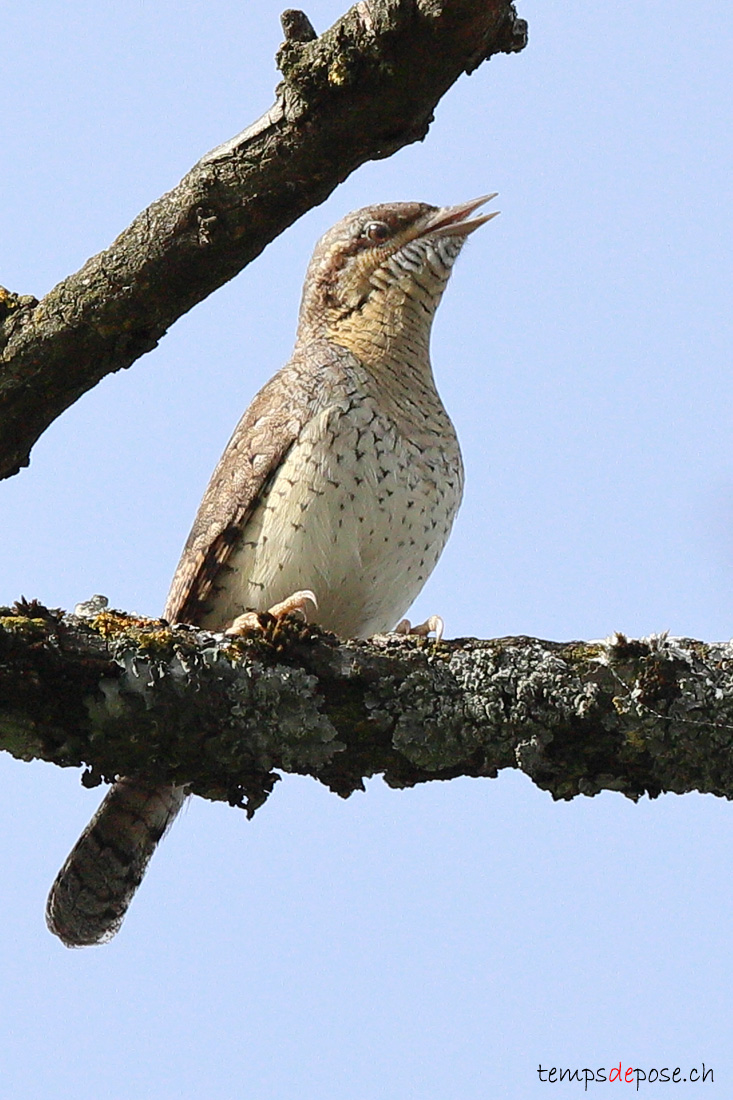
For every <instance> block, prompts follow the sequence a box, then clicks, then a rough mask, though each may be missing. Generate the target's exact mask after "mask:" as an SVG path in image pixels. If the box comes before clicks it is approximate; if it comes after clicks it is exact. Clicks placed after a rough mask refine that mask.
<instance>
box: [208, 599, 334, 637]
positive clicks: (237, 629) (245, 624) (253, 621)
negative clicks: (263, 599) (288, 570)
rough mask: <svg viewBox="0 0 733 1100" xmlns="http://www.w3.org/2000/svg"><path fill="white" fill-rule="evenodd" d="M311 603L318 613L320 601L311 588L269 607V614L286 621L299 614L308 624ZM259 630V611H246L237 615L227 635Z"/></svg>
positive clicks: (260, 625) (260, 623)
mask: <svg viewBox="0 0 733 1100" xmlns="http://www.w3.org/2000/svg"><path fill="white" fill-rule="evenodd" d="M309 603H312V604H313V606H314V607H315V609H316V611H317V610H318V600H317V599H316V597H315V594H314V593H313V592H311V590H310V589H309V588H305V589H303V591H302V592H293V594H292V596H288V598H287V599H286V600H281V601H280V603H276V604H273V605H272V607H268V609H267V614H268V615H272V616H273V618H275V619H284V618H285V616H286V615H296V614H297V615H299V616H300V617H301V618H302V619H304V620H305V621H306V622H307V620H308V615H307V613H306V607H307V605H308V604H309ZM258 630H262V622H261V620H260V613H259V611H245V613H244V614H243V615H237V617H236V619H235V620H234V622H233V623H232V625H231V626H230V627H228V629H227V630H226V631H225V634H229V635H242V634H252V633H253V632H256V631H258Z"/></svg>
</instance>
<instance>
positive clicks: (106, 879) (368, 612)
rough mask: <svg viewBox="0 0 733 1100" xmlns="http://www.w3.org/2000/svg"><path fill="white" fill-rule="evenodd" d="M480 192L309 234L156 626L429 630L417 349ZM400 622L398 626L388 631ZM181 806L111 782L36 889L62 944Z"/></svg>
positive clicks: (432, 453)
mask: <svg viewBox="0 0 733 1100" xmlns="http://www.w3.org/2000/svg"><path fill="white" fill-rule="evenodd" d="M493 198H495V194H491V195H484V196H482V197H480V198H477V199H473V200H471V201H470V202H464V203H460V204H458V205H453V206H443V207H439V206H433V205H430V204H429V203H423V202H392V203H380V204H376V205H372V206H367V207H364V208H363V209H360V210H356V211H354V212H352V213H350V214H348V215H346V217H344V218H342V219H341V220H340V221H339V222H337V224H336V225H334V226H333V227H332V228H331V229H330V230H328V232H327V233H325V235H324V236H323V237H322V238H321V239H320V241H319V242H318V244H317V245H316V248H315V250H314V253H313V256H312V258H311V261H310V264H309V265H308V269H307V272H306V276H305V281H304V285H303V293H302V299H301V305H300V313H299V321H298V329H297V335H296V340H295V347H294V350H293V354H292V356H291V358H290V360H289V361H288V362H287V363H286V364H285V366H284V367H283V368H282V369H281V370H280V371H279V372H278V373H277V374H275V375H274V377H273V378H272V379H271V380H270V381H269V382H268V383H267V384H266V385H265V386H264V387H263V388H262V389H261V390H260V392H259V393H258V394H257V395H256V397H255V398H254V400H253V401H252V403H251V404H250V406H249V408H248V409H247V410H246V412H245V413H244V415H243V416H242V418H241V420H240V422H239V424H238V425H237V427H236V429H235V431H234V434H233V436H232V438H231V440H230V441H229V444H228V446H227V447H226V449H225V451H224V453H223V455H222V458H221V460H220V461H219V464H218V466H217V467H216V469H215V470H214V473H213V475H212V477H211V480H210V482H209V485H208V488H207V489H206V492H205V494H204V497H203V499H202V502H201V505H200V507H199V510H198V513H197V515H196V518H195V520H194V524H193V527H192V529H191V533H190V535H189V537H188V540H187V542H186V544H185V546H184V549H183V552H182V555H181V559H180V562H179V564H178V568H177V570H176V572H175V574H174V577H173V581H172V584H171V588H170V592H169V595H168V599H167V602H166V605H165V610H164V613H163V615H164V618H165V619H166V620H168V621H169V622H170V623H186V624H190V625H193V626H196V627H200V628H203V629H206V630H209V631H214V632H217V631H226V632H229V633H233V634H236V633H243V632H247V631H248V630H251V629H256V626H257V612H262V611H265V610H269V611H270V612H271V613H272V614H275V615H278V616H280V615H285V614H287V613H289V612H295V613H296V614H299V615H300V616H301V617H303V618H306V619H311V620H314V621H316V622H317V623H318V625H319V626H321V627H323V628H324V629H326V630H329V631H333V632H335V633H336V634H339V635H341V636H343V637H346V638H368V637H370V636H372V635H374V634H378V633H385V632H389V631H391V630H393V629H394V628H395V625H396V624H397V625H398V629H399V631H400V632H405V631H410V630H412V629H414V630H415V631H416V632H418V633H423V634H424V633H426V632H427V631H429V630H430V629H437V630H438V631H441V630H442V622H441V620H439V619H438V618H437V617H433V618H431V619H429V620H428V621H427V623H425V624H421V625H420V626H418V627H415V628H411V627H410V624H409V621H408V620H404V619H402V616H403V615H404V613H405V611H406V610H407V609H408V608H409V606H410V604H411V603H412V602H413V600H414V599H415V597H416V596H417V595H418V593H419V592H420V590H421V589H422V587H423V585H424V584H425V581H426V580H427V578H428V576H429V575H430V573H431V572H432V570H433V568H434V566H435V564H436V562H437V560H438V558H439V556H440V554H441V552H442V550H443V547H444V546H445V543H446V540H447V538H448V535H449V532H450V530H451V526H452V524H453V520H454V518H455V515H456V512H457V511H458V507H459V504H460V502H461V496H462V492H463V477H464V474H463V463H462V459H461V452H460V447H459V444H458V439H457V437H456V432H455V429H454V427H453V424H452V423H451V420H450V418H449V416H448V413H447V412H446V410H445V408H444V406H443V403H442V401H441V399H440V397H439V395H438V391H437V389H436V385H435V381H434V377H433V371H432V366H431V362H430V354H429V342H430V332H431V327H432V322H433V317H434V316H435V311H436V309H437V307H438V304H439V302H440V300H441V297H442V295H443V291H444V290H445V288H446V285H447V283H448V280H449V278H450V275H451V271H452V268H453V264H454V262H455V260H456V258H457V256H458V254H459V253H460V251H461V249H462V248H463V245H464V244H465V242H466V240H467V238H468V236H469V235H470V234H471V233H473V232H474V230H476V229H477V228H479V226H481V225H483V224H485V223H486V222H487V221H489V220H490V219H491V218H493V217H495V216H496V214H497V213H498V211H491V212H483V213H477V211H479V210H480V208H481V207H482V206H484V205H485V204H486V203H487V202H488V201H489V200H490V199H493ZM398 621H399V622H398ZM186 795H187V791H186V788H185V787H184V786H161V785H160V784H154V783H152V782H150V781H148V782H146V781H145V780H144V778H136V777H122V778H120V779H118V780H117V781H116V782H115V783H114V784H113V786H112V787H111V788H110V791H109V792H108V794H107V796H106V797H105V799H104V800H103V802H102V804H101V806H100V808H99V810H98V811H97V813H96V814H95V816H94V817H93V818H92V820H91V821H90V823H89V825H88V826H87V828H86V829H85V830H84V832H83V833H82V835H81V837H80V838H79V840H78V841H77V843H76V845H75V846H74V848H73V849H72V851H71V853H70V855H69V856H68V858H67V860H66V862H65V863H64V865H63V867H62V869H61V871H60V872H59V874H58V876H57V878H56V880H55V882H54V884H53V886H52V888H51V892H50V894H49V899H48V904H47V907H46V919H47V924H48V927H49V928H50V930H51V931H52V932H53V933H55V934H56V935H57V936H58V937H59V938H60V939H61V940H62V942H63V943H64V944H66V945H67V946H69V947H80V946H87V945H93V944H97V943H103V942H105V941H107V940H109V939H111V938H112V936H114V935H115V933H116V932H117V930H118V929H119V927H120V925H121V923H122V920H123V919H124V916H125V914H126V912H127V908H128V906H129V904H130V901H131V900H132V897H133V895H134V894H135V891H136V889H137V887H138V885H139V884H140V881H141V880H142V877H143V874H144V873H145V870H146V867H147V865H148V862H149V860H150V857H151V856H152V854H153V852H154V851H155V848H156V846H157V844H158V842H159V841H160V839H161V837H162V836H163V834H164V833H165V832H166V830H167V829H168V827H169V826H170V824H171V823H172V821H173V820H174V818H175V816H176V814H177V813H178V811H179V810H180V808H181V806H182V804H183V802H184V801H185V798H186Z"/></svg>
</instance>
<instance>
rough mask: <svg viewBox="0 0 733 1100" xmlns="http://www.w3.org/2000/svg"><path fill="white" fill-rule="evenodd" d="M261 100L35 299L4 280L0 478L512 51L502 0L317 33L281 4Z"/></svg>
mask: <svg viewBox="0 0 733 1100" xmlns="http://www.w3.org/2000/svg"><path fill="white" fill-rule="evenodd" d="M284 27H285V32H286V36H287V37H286V41H285V42H284V43H283V45H282V47H281V48H280V51H279V53H278V65H279V67H280V70H281V72H282V74H283V78H284V79H283V81H282V82H281V83H280V84H279V85H278V88H277V98H276V101H275V104H274V105H273V107H272V108H271V109H270V110H269V111H268V112H267V113H266V114H264V115H263V116H262V118H260V119H259V120H258V121H257V122H256V123H254V125H252V126H250V127H249V128H248V129H246V130H245V131H244V132H243V133H241V134H239V135H238V136H237V137H235V138H233V139H232V140H231V141H228V142H226V143H225V144H224V145H222V146H220V147H219V148H217V149H214V150H213V152H211V153H209V154H207V155H206V156H204V157H203V158H202V159H201V160H200V161H199V162H198V164H196V166H195V167H194V168H193V169H192V170H191V171H190V172H189V173H188V175H187V176H185V178H184V179H183V180H182V181H181V182H180V183H179V184H178V186H177V187H175V188H174V189H173V190H172V191H170V192H169V193H168V194H166V195H164V196H163V197H162V198H161V199H159V200H158V201H157V202H154V203H153V204H152V206H150V207H148V209H147V210H145V211H143V213H142V214H140V215H139V216H138V217H137V218H136V219H135V220H134V221H133V223H132V224H131V225H130V226H129V227H128V228H127V229H126V230H124V232H123V233H121V234H120V236H119V237H118V238H117V239H116V240H115V241H114V242H113V244H112V245H111V246H110V247H109V248H108V249H107V250H106V251H105V252H101V253H99V255H97V256H94V257H92V258H91V259H90V260H88V261H87V263H86V264H85V265H84V266H83V268H82V269H81V270H80V271H78V272H77V273H76V274H75V275H71V276H69V278H67V279H65V280H64V281H63V282H62V283H59V285H58V286H56V287H54V289H53V290H52V291H50V293H49V294H47V295H46V297H45V298H43V300H42V301H41V302H36V300H35V298H32V297H30V296H24V297H18V296H16V295H14V294H10V293H9V292H7V291H5V290H3V289H2V288H0V322H4V323H2V325H1V326H0V477H8V476H10V475H12V474H14V473H17V471H18V470H19V469H20V468H21V467H22V466H27V465H28V462H29V455H30V451H31V448H32V446H33V444H34V443H35V441H36V440H37V439H38V437H39V436H40V435H41V434H42V432H43V431H44V430H45V429H46V428H47V427H48V425H49V424H50V423H52V421H53V420H54V419H55V418H56V417H57V416H59V415H60V413H62V412H63V411H64V409H66V408H68V406H69V405H71V404H72V403H73V402H74V401H76V399H77V398H78V397H79V396H80V395H81V394H83V393H85V392H86V391H87V390H89V389H91V388H92V387H93V386H95V385H96V384H97V382H98V381H99V380H100V379H101V378H103V377H104V376H105V375H107V374H109V373H111V372H112V371H117V370H120V369H121V368H123V367H129V366H130V364H131V363H133V362H134V361H135V360H136V359H137V358H139V356H141V355H143V354H144V353H145V352H147V351H150V350H151V349H152V348H154V347H155V346H156V345H157V343H158V341H159V340H160V339H161V337H162V336H163V335H164V334H165V332H166V330H167V329H168V328H169V327H170V326H171V325H172V324H173V323H174V322H175V321H176V320H177V319H178V318H179V317H180V316H181V315H182V314H184V313H186V312H187V311H188V310H189V309H191V308H192V306H194V305H196V303H197V302H200V301H201V300H202V299H203V298H205V297H207V295H209V294H211V293H212V291H214V290H216V289H217V287H220V286H221V285H222V284H223V283H225V282H227V281H228V280H229V279H231V278H233V276H234V275H236V274H237V273H238V272H239V271H241V270H242V268H243V267H245V266H246V264H248V263H249V262H250V261H251V260H252V259H254V258H255V257H256V256H257V255H259V253H260V252H261V251H262V250H263V248H265V246H266V245H267V244H268V243H269V242H270V241H272V240H273V239H274V238H275V237H276V236H277V235H278V234H279V233H281V232H282V231H283V230H284V229H285V228H286V227H287V226H288V225H291V224H292V222H294V221H295V220H296V219H297V218H298V217H300V215H301V214H303V213H305V211H306V210H309V209H310V208H311V207H313V206H315V205H317V204H318V203H320V202H323V201H324V199H326V198H327V197H328V195H329V194H330V193H331V191H333V189H334V188H335V187H336V186H337V184H339V183H340V182H341V181H342V180H344V179H346V177H347V176H348V175H349V174H350V173H351V172H353V171H354V169H355V168H357V167H359V165H361V164H363V163H364V162H365V161H367V160H372V159H375V158H379V157H386V156H389V155H390V154H391V153H393V152H395V151H396V150H397V149H399V148H401V147H402V146H404V145H406V144H408V143H410V142H413V141H418V140H420V139H422V138H423V137H424V136H425V134H426V133H427V130H428V127H429V125H430V122H431V120H432V112H433V110H434V108H435V105H436V104H437V102H438V100H439V99H440V98H441V96H442V95H443V94H444V92H446V91H447V89H448V88H449V87H450V86H451V84H453V83H454V81H455V80H456V79H457V78H458V76H460V74H461V73H462V72H471V71H472V70H473V69H475V68H476V67H477V66H478V65H479V64H480V63H481V62H482V61H483V60H485V59H486V58H489V57H490V56H491V55H492V54H495V53H498V52H505V53H509V52H513V51H517V50H521V49H522V48H523V46H524V45H525V43H526V32H527V28H526V24H525V23H524V21H523V20H521V19H518V18H517V16H516V11H515V9H514V5H513V4H512V3H510V2H508V0H360V2H359V3H358V4H356V5H355V6H354V7H352V8H351V9H350V10H349V11H348V12H347V13H346V14H345V15H344V16H343V17H342V18H341V19H339V20H338V22H337V23H335V24H334V26H333V27H331V29H330V30H328V31H326V32H325V33H324V34H323V35H321V36H320V37H319V38H315V39H314V38H313V37H312V34H313V32H312V28H310V24H309V23H308V20H307V19H306V18H305V16H303V14H302V13H298V12H289V13H286V17H285V18H284Z"/></svg>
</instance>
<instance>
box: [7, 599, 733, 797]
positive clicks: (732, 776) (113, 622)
mask: <svg viewBox="0 0 733 1100" xmlns="http://www.w3.org/2000/svg"><path fill="white" fill-rule="evenodd" d="M262 624H263V629H262V631H261V632H259V633H257V634H256V635H254V636H253V637H251V638H249V639H245V640H239V639H237V640H233V639H231V638H228V637H225V636H223V635H212V634H207V633H206V632H204V631H200V630H195V629H193V628H190V627H176V628H171V627H170V626H169V625H168V624H166V623H164V622H162V621H155V620H144V619H137V618H134V617H131V616H127V615H124V614H121V613H116V612H114V613H113V612H108V611H103V612H101V613H100V614H98V615H96V616H95V617H94V618H91V619H82V618H79V617H76V616H73V615H64V614H62V613H61V612H50V611H48V610H47V609H45V608H42V607H40V605H37V604H23V605H16V607H15V609H7V608H6V609H0V747H1V748H4V749H6V750H7V751H8V752H10V753H12V754H13V755H14V756H17V757H19V758H20V759H24V760H28V759H33V758H39V759H43V760H48V761H51V762H53V763H56V764H59V765H62V766H73V767H84V768H85V769H86V771H85V774H84V781H85V782H87V783H90V784H94V783H97V782H100V781H101V780H103V779H104V780H111V779H113V778H114V777H115V776H118V775H143V776H146V777H149V778H151V779H154V780H159V779H160V780H171V781H174V782H176V783H187V784H190V787H191V790H192V791H193V792H194V793H197V794H200V795H203V796H204V797H207V798H217V799H226V800H228V801H230V802H231V803H233V804H237V805H246V806H247V808H248V810H249V811H250V812H252V811H253V810H254V809H256V807H257V806H258V805H260V804H261V803H262V802H263V801H264V800H265V798H266V797H267V795H268V793H269V792H270V790H271V789H272V786H273V784H274V783H275V782H276V780H277V778H278V773H280V772H294V773H298V774H303V775H311V776H313V777H314V778H316V779H317V780H319V781H320V782H322V783H324V784H325V785H326V786H328V787H329V788H330V789H332V790H333V791H335V792H336V793H338V794H340V795H342V796H346V795H348V794H350V793H351V792H352V791H354V790H356V789H358V788H360V787H362V785H363V781H364V779H365V778H367V777H369V776H372V775H375V774H382V775H383V776H384V779H385V781H386V782H387V783H389V784H390V785H391V786H394V787H407V786H412V785H414V784H416V783H421V782H426V781H429V780H434V779H450V778H453V777H455V776H459V775H466V776H496V774H497V773H498V771H499V770H500V769H501V768H511V767H513V768H520V769H521V770H522V771H524V772H525V773H526V774H527V775H529V776H530V778H531V779H532V780H533V781H534V782H535V783H536V784H537V785H538V786H539V787H541V788H543V789H544V790H547V791H549V792H550V793H551V794H552V796H553V797H554V798H562V799H569V798H572V797H574V796H575V795H577V794H589V795H592V794H596V793H597V792H598V791H600V790H603V789H608V790H616V791H620V792H622V793H623V794H625V795H627V796H628V797H630V798H634V799H635V798H638V797H640V796H641V795H643V794H645V793H646V794H649V795H650V796H652V797H654V796H656V795H658V794H660V793H661V792H662V791H675V792H677V793H682V792H685V791H693V790H696V791H705V792H711V793H713V794H716V795H721V796H723V797H726V798H729V797H731V796H733V766H732V764H731V745H732V743H733V644H730V643H715V644H706V643H702V642H695V641H691V640H688V639H670V638H667V637H665V636H664V635H661V636H652V637H651V638H647V639H643V640H640V641H629V640H627V639H626V638H624V637H622V636H620V635H615V636H614V637H613V638H611V639H608V640H606V641H604V642H592V643H587V642H568V643H561V642H545V641H540V640H538V639H535V638H499V639H493V640H490V641H480V640H478V639H458V640H455V641H448V642H441V643H440V645H436V644H435V643H434V642H431V641H425V640H416V639H410V638H398V637H395V636H385V637H381V638H376V639H373V640H371V641H370V642H344V641H341V640H340V639H338V638H336V637H335V636H334V635H329V634H324V633H322V632H321V631H319V630H318V629H316V628H312V627H307V626H305V625H303V624H299V623H296V622H293V621H290V620H286V621H285V622H283V623H276V622H275V620H273V619H272V618H271V617H268V616H266V615H265V616H262Z"/></svg>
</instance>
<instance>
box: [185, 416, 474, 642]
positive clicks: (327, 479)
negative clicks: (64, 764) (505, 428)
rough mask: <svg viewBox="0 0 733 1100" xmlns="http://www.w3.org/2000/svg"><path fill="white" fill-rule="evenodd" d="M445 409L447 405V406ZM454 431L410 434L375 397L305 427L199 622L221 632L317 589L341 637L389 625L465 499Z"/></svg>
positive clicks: (441, 428) (329, 624)
mask: <svg viewBox="0 0 733 1100" xmlns="http://www.w3.org/2000/svg"><path fill="white" fill-rule="evenodd" d="M441 410H442V406H441ZM462 484H463V470H462V464H461V457H460V451H459V448H458V442H457V440H456V436H455V432H454V430H453V427H452V425H451V423H450V420H449V419H448V416H447V414H445V413H444V412H443V415H442V418H441V423H440V424H432V425H430V426H427V427H426V425H425V424H422V425H421V426H420V430H419V431H417V430H416V431H415V432H414V433H410V432H406V431H405V430H404V426H399V427H398V426H397V424H396V423H395V421H394V420H393V419H392V418H390V417H389V416H385V415H384V413H383V411H380V408H379V407H378V402H377V400H373V399H369V398H366V399H365V398H363V397H362V398H360V399H359V400H356V399H349V398H348V397H346V398H344V399H343V400H341V401H339V402H338V403H336V404H334V405H331V406H330V407H328V408H325V409H323V410H322V411H321V412H320V413H319V414H318V415H317V416H316V417H315V418H314V419H313V420H311V421H310V423H309V424H308V425H307V426H306V427H305V428H304V429H303V431H302V432H301V433H300V435H299V437H298V439H297V440H296V442H295V443H294V444H293V446H292V447H291V449H290V451H289V452H288V454H287V455H286V457H285V459H284V461H283V462H282V463H281V465H280V466H279V467H278V469H277V471H276V472H275V474H274V476H273V477H272V478H271V480H270V482H269V484H268V486H267V488H266V490H265V492H264V493H263V494H262V496H261V498H260V500H259V501H258V503H257V506H256V508H255V509H254V511H253V513H252V515H251V517H250V519H249V520H248V522H247V523H246V524H245V526H244V529H243V531H242V535H241V539H240V540H239V542H238V544H237V546H236V547H235V548H234V550H233V553H232V555H231V557H230V559H229V562H228V565H227V567H226V568H225V569H224V570H223V571H222V574H221V576H220V577H219V578H217V592H216V594H215V596H214V600H213V603H212V607H211V609H210V611H209V613H208V615H207V616H206V618H205V621H203V622H202V624H201V625H203V626H207V627H209V628H210V629H222V628H223V627H224V626H226V625H227V624H228V622H230V621H231V620H232V619H233V618H235V617H236V616H237V615H239V614H241V612H242V611H243V610H244V609H246V608H255V609H257V610H265V609H266V608H268V607H270V606H271V605H272V604H274V603H277V602H278V601H279V600H282V599H285V598H286V597H287V596H289V595H290V594H292V593H293V592H295V591H297V590H299V589H304V588H310V589H312V590H313V592H315V594H316V596H317V598H318V611H317V613H314V615H313V618H314V620H315V621H317V622H318V623H319V624H320V625H321V626H323V627H325V628H326V629H327V630H333V631H335V632H336V633H338V634H341V635H342V636H344V637H368V636H369V635H371V634H375V633H379V632H383V631H386V630H390V629H392V627H393V626H394V625H395V624H396V622H397V621H398V620H399V619H400V618H401V617H402V616H403V615H404V613H405V611H406V610H407V608H408V607H409V606H410V604H411V603H412V602H413V600H414V599H415V597H416V596H417V594H418V593H419V591H420V590H421V588H422V587H423V585H424V583H425V581H426V580H427V578H428V577H429V575H430V573H431V572H432V570H433V568H434V566H435V563H436V562H437V560H438V557H439V556H440V553H441V551H442V549H443V547H444V545H445V543H446V540H447V538H448V534H449V532H450V528H451V525H452V523H453V519H454V516H455V513H456V511H457V509H458V506H459V504H460V499H461V492H462Z"/></svg>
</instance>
